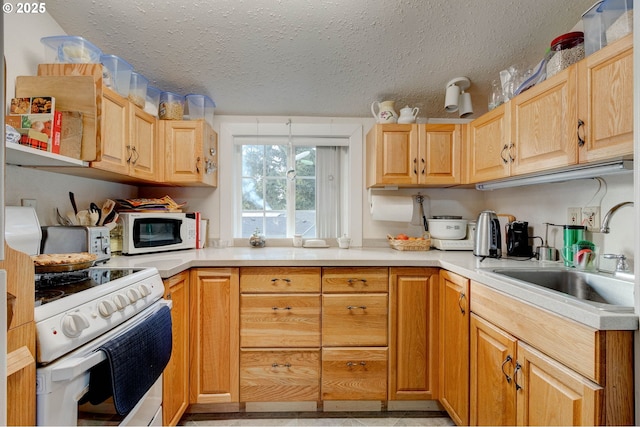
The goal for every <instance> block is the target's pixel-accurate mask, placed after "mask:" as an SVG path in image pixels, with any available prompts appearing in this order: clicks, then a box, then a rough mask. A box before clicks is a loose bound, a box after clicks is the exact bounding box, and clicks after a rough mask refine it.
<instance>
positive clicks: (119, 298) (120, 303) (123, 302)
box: [113, 294, 129, 310]
mask: <svg viewBox="0 0 640 427" xmlns="http://www.w3.org/2000/svg"><path fill="white" fill-rule="evenodd" d="M113 302H114V303H116V307H117V308H118V310H124V308H125V307H126V306H128V305H129V300H128V299H127V297H126V296H124V295H123V294H116V295H115V296H114V297H113Z"/></svg>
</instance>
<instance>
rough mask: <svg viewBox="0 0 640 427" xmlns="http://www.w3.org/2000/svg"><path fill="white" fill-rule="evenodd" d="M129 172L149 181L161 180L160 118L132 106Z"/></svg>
mask: <svg viewBox="0 0 640 427" xmlns="http://www.w3.org/2000/svg"><path fill="white" fill-rule="evenodd" d="M131 108H132V110H131V115H130V118H131V122H130V126H131V129H130V135H131V137H130V139H129V140H130V142H131V160H130V161H129V166H130V169H129V174H130V175H132V176H134V177H136V178H141V179H146V180H149V181H159V180H161V174H160V166H159V162H158V157H159V150H158V120H157V119H156V118H155V117H154V116H152V115H151V114H149V113H146V112H145V111H143V110H142V109H140V108H138V107H135V106H133V105H132V106H131Z"/></svg>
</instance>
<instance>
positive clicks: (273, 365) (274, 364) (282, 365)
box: [271, 363, 291, 368]
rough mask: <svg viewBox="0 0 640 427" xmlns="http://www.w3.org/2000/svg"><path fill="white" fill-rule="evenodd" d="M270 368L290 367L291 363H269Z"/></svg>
mask: <svg viewBox="0 0 640 427" xmlns="http://www.w3.org/2000/svg"><path fill="white" fill-rule="evenodd" d="M271 367H272V368H281V367H282V368H290V367H291V363H283V364H278V363H272V364H271Z"/></svg>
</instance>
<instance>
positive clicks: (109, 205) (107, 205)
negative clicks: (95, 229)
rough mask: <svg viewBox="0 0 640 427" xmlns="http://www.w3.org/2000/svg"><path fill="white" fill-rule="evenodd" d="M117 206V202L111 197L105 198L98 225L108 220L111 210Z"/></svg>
mask: <svg viewBox="0 0 640 427" xmlns="http://www.w3.org/2000/svg"><path fill="white" fill-rule="evenodd" d="M115 206H116V202H114V201H113V200H111V199H107V200H105V202H104V203H103V204H102V215H101V218H100V222H99V223H98V225H103V224H104V223H105V222H106V221H107V217H108V216H109V214H110V213H111V211H113V208H114V207H115Z"/></svg>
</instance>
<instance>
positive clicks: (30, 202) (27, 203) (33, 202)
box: [20, 199, 36, 209]
mask: <svg viewBox="0 0 640 427" xmlns="http://www.w3.org/2000/svg"><path fill="white" fill-rule="evenodd" d="M20 202H21V204H22V206H29V207H30V208H33V209H35V208H36V199H22V200H21V201H20Z"/></svg>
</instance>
